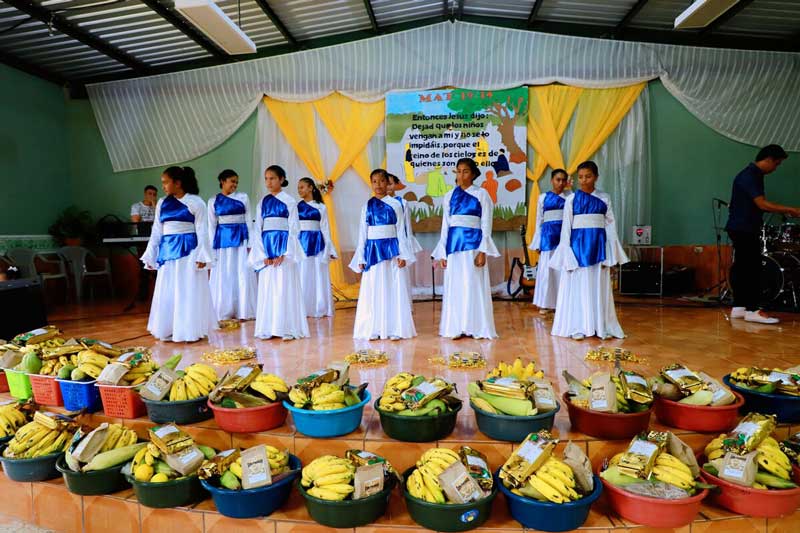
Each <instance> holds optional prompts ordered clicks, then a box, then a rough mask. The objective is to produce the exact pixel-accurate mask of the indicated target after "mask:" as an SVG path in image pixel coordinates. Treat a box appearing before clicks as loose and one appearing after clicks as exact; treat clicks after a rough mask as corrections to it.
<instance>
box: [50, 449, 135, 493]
mask: <svg viewBox="0 0 800 533" xmlns="http://www.w3.org/2000/svg"><path fill="white" fill-rule="evenodd" d="M123 466H125V464H124V463H123V464H121V465H117V466H113V467H111V468H106V469H104V470H96V471H94V472H73V471H72V470H70V468H69V467H68V466H67V462H66V460H65V459H64V456H63V455H62V456H61V457H59V458H58V461H56V470H58V471H59V472H61V475H62V476H63V478H64V484H65V485H66V486H67V489H68V490H69V491H70V492H71V493H73V494H80V495H81V496H97V495H100V494H112V493H114V492H119V491H121V490H123V489H126V488H128V487H130V484H129V483H128V481H127V480H126V479H125V476H123V475H122V467H123Z"/></svg>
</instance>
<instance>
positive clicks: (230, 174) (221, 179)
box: [217, 168, 239, 189]
mask: <svg viewBox="0 0 800 533" xmlns="http://www.w3.org/2000/svg"><path fill="white" fill-rule="evenodd" d="M233 177H237V178H238V177H239V174H237V173H236V171H235V170H231V169H229V168H226V169H225V170H223V171H222V172H220V173H219V176H217V181H218V182H219V188H220V189H221V188H222V184H223V183H225V180H227V179H228V178H233Z"/></svg>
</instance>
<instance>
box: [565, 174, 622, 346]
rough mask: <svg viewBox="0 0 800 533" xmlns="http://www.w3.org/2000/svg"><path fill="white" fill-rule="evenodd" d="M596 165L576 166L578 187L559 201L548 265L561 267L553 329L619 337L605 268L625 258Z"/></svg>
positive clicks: (571, 333)
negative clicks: (557, 232)
mask: <svg viewBox="0 0 800 533" xmlns="http://www.w3.org/2000/svg"><path fill="white" fill-rule="evenodd" d="M597 176H598V172H597V165H596V164H595V163H594V162H593V161H585V162H583V163H581V164H580V165H578V184H579V186H580V188H579V190H578V191H577V192H576V193H575V194H573V195H572V196H570V197H569V198H567V200H566V202H565V203H564V221H563V223H562V226H561V240H560V242H559V244H558V248H556V251H555V253H553V256H552V257H551V259H550V267H551V268H554V269H558V270H560V271H561V282H560V284H559V286H558V299H557V302H556V314H555V318H554V319H553V330H552V334H553V335H557V336H559V337H572V338H573V339H575V340H582V339H584V338H585V337H591V336H593V335H597V336H598V337H600V338H601V339H609V338H611V337H618V338H620V339H621V338H623V337H624V336H625V333H623V331H622V328H621V327H620V325H619V321H618V320H617V313H616V311H615V310H614V294H613V292H612V290H611V274H610V267H612V266H614V265H622V264H624V263H627V262H628V257H627V256H626V255H625V251H624V250H623V249H622V245H621V244H620V242H619V237H618V236H617V227H616V223H615V221H614V212H613V211H612V210H611V202H610V199H609V196H608V195H607V194H606V193H603V192H600V191H598V190H597V189H595V183H596V182H597Z"/></svg>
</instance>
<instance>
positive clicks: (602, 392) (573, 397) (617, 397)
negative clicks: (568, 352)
mask: <svg viewBox="0 0 800 533" xmlns="http://www.w3.org/2000/svg"><path fill="white" fill-rule="evenodd" d="M563 375H564V379H565V380H566V381H567V385H568V386H569V393H568V397H569V401H570V402H571V403H572V404H573V405H576V406H578V407H581V408H583V409H589V410H591V411H600V412H604V413H640V412H642V411H647V410H648V409H650V406H651V405H652V403H653V392H652V390H651V389H650V385H649V384H648V382H647V380H646V379H645V378H644V377H642V376H641V375H639V374H637V373H636V372H633V371H630V370H615V371H613V372H596V373H594V374H592V375H591V376H590V377H589V378H587V379H584V380H578V379H577V378H576V377H574V376H573V375H572V374H570V373H569V372H567V371H566V370H565V371H564V373H563Z"/></svg>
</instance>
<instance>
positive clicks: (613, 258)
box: [598, 194, 629, 267]
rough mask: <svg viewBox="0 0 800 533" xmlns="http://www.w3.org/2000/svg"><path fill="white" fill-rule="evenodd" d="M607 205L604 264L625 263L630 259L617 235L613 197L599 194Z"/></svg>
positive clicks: (609, 265) (608, 265)
mask: <svg viewBox="0 0 800 533" xmlns="http://www.w3.org/2000/svg"><path fill="white" fill-rule="evenodd" d="M598 196H599V197H600V198H601V199H602V200H603V201H604V202H605V203H606V206H607V209H606V260H605V261H603V266H607V267H611V266H614V265H624V264H625V263H627V262H628V261H629V259H628V256H627V255H626V254H625V249H624V248H622V244H621V243H620V242H619V235H617V222H616V219H615V218H614V210H613V209H611V198H610V197H609V196H608V195H607V194H602V195H598Z"/></svg>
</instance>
